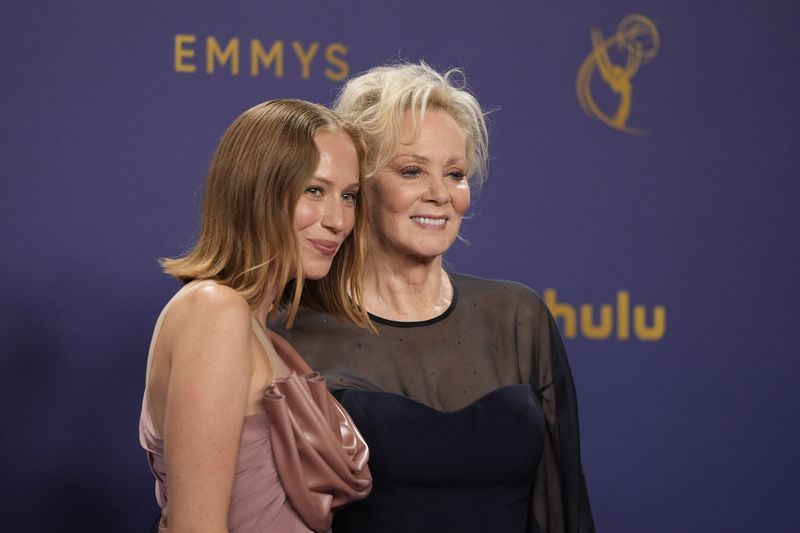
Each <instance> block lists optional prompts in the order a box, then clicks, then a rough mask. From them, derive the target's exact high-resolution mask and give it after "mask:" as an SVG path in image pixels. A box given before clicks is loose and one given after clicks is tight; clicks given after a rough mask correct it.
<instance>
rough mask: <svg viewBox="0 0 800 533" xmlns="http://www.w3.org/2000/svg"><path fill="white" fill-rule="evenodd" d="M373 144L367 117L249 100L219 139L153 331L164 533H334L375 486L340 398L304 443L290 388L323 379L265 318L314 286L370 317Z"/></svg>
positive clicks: (151, 390) (350, 312) (323, 301)
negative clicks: (170, 293) (194, 230)
mask: <svg viewBox="0 0 800 533" xmlns="http://www.w3.org/2000/svg"><path fill="white" fill-rule="evenodd" d="M364 156H365V146H364V142H363V140H362V138H361V135H360V133H359V132H358V130H357V129H355V128H354V127H353V126H351V125H350V124H349V123H348V122H345V121H344V120H342V119H341V118H339V117H338V116H337V115H336V114H334V113H333V112H331V111H330V110H328V109H326V108H324V107H322V106H319V105H315V104H311V103H308V102H304V101H299V100H273V101H268V102H265V103H263V104H260V105H257V106H255V107H253V108H251V109H249V110H247V111H245V112H244V113H243V114H242V115H240V116H239V117H238V118H237V119H236V120H235V121H234V122H233V124H231V126H230V127H229V128H228V130H227V131H226V132H225V135H224V136H223V138H222V140H221V141H220V143H219V146H218V148H217V150H216V153H215V155H214V158H213V161H212V163H211V166H210V169H209V172H208V176H207V178H206V184H205V190H204V199H203V207H202V214H201V226H200V232H199V236H198V238H197V242H196V243H195V245H194V247H193V248H192V249H191V250H190V251H189V252H188V253H187V254H186V255H184V256H183V257H179V258H177V259H164V260H162V266H163V267H164V270H165V271H166V272H167V273H168V274H171V275H172V276H174V277H175V278H177V279H178V280H180V281H182V282H183V283H185V285H184V287H183V288H182V289H181V290H179V291H178V292H177V294H176V295H175V296H174V297H173V298H172V299H171V300H170V302H169V303H168V304H167V305H166V306H165V307H164V310H163V311H162V313H161V316H160V317H159V319H158V322H157V324H156V327H155V331H154V333H153V338H152V342H151V346H150V353H149V355H148V363H147V377H146V386H145V393H144V399H143V405H142V415H141V422H140V440H141V443H142V446H143V447H144V448H145V449H146V450H147V456H148V461H149V463H150V466H151V469H152V471H153V473H154V475H155V477H156V496H157V499H158V503H159V505H160V506H161V508H162V513H161V517H160V520H159V522H160V523H159V525H158V527H159V530H160V531H161V532H166V531H169V532H171V533H174V532H181V531H207V532H212V531H213V532H217V531H219V532H223V531H231V532H251V531H252V532H260V533H263V532H276V533H296V532H308V531H326V530H327V529H328V528H329V527H330V520H331V513H332V512H333V510H335V509H336V508H338V507H340V506H341V505H344V504H345V503H347V502H349V501H352V500H355V499H359V498H363V497H364V496H366V494H367V493H368V492H369V489H370V483H371V481H370V477H369V470H368V468H367V467H366V459H367V454H366V450H365V448H364V446H363V445H362V444H363V443H361V441H360V435H358V432H357V431H356V430H355V428H354V427H353V426H352V423H351V421H350V420H349V419H348V418H347V417H346V416H344V418H343V417H342V415H341V414H340V413H338V411H337V409H338V404H337V403H336V402H335V400H333V398H332V397H330V398H329V400H330V402H328V400H327V399H326V398H324V397H320V396H319V395H317V396H316V397H315V398H314V401H316V402H318V403H319V404H320V405H322V410H323V411H324V412H323V413H322V414H320V412H319V410H318V409H317V408H316V407H315V406H314V405H312V404H313V403H314V402H313V401H308V402H306V404H303V405H302V406H301V407H302V408H303V409H305V411H303V413H305V414H303V416H306V414H308V416H311V419H309V420H311V421H312V422H313V421H314V420H316V419H313V417H314V416H316V417H317V419H319V420H322V421H323V423H322V424H321V425H322V427H321V428H320V427H315V428H312V429H313V430H314V431H316V432H318V433H317V434H318V435H321V436H322V437H320V438H318V439H317V440H318V441H325V442H323V443H322V444H320V442H316V441H315V442H307V441H303V435H302V432H303V431H304V430H306V429H307V427H308V426H303V425H302V424H304V423H307V422H308V420H305V421H304V420H300V421H299V422H298V423H300V424H301V426H300V427H299V430H300V431H299V432H296V433H297V434H294V433H292V430H293V429H294V430H298V427H293V426H292V425H291V423H292V420H291V417H290V416H288V415H287V409H286V404H287V403H289V402H292V401H295V400H296V398H289V397H285V396H284V392H285V391H286V390H289V392H286V394H289V395H299V397H300V398H301V399H303V398H306V399H308V397H309V396H308V394H307V393H308V390H309V386H308V384H309V383H310V384H311V385H310V386H311V390H312V392H313V388H314V386H315V385H319V383H320V380H319V379H317V378H315V377H314V376H313V375H311V376H310V377H308V383H306V382H303V381H302V380H299V379H298V378H297V376H296V375H295V374H292V372H291V371H293V370H294V371H297V372H304V371H306V370H309V369H308V367H307V365H305V363H304V362H303V361H302V359H301V358H300V357H299V355H298V354H297V353H296V352H294V350H293V349H292V347H291V346H290V345H289V344H288V343H287V342H286V341H284V340H283V339H281V338H279V337H278V336H277V335H275V334H274V333H272V332H271V331H269V330H267V329H266V320H267V315H268V314H269V313H270V312H272V313H273V314H274V313H276V312H277V310H278V308H279V307H280V306H281V305H282V303H283V305H284V306H285V307H286V309H287V313H288V324H289V325H291V321H292V319H293V316H294V314H295V312H296V310H297V306H298V303H299V301H300V298H301V296H302V297H304V298H305V300H306V301H307V302H308V304H309V305H311V306H312V307H314V308H316V309H319V310H321V311H325V312H327V313H331V314H333V315H336V316H339V317H342V318H344V319H346V320H349V321H350V322H351V323H353V324H354V325H355V326H358V327H365V326H366V327H369V319H368V317H367V315H366V313H365V311H364V307H363V304H362V299H363V295H362V290H361V283H360V279H361V275H362V272H363V268H364V257H365V243H364V232H365V230H366V227H365V216H366V213H365V205H364V203H363V189H362V180H363V161H364ZM329 272H330V273H329ZM298 384H299V385H298ZM286 387H289V389H286ZM291 387H294V388H291ZM322 390H323V391H324V387H323V389H322ZM298 391H299V392H298ZM325 394H327V393H325ZM327 396H328V397H329V396H330V395H329V394H327ZM326 402H327V403H326ZM298 405H299V404H295V405H294V407H298ZM289 407H292V406H291V405H290V406H289ZM315 409H316V410H315ZM342 413H343V411H342ZM326 417H327V418H326ZM337 417H338V418H337ZM298 418H302V417H301V416H300V414H298ZM306 418H308V417H306ZM287 420H288V421H289V422H287ZM328 422H331V423H330V424H328ZM326 424H327V425H326ZM337 424H339V425H340V427H338V426H337ZM339 430H341V432H340V431H339ZM293 446H303V447H304V448H303V449H302V451H300V452H299V451H298V450H297V449H294V448H293ZM308 457H313V460H314V461H316V463H314V464H312V465H311V466H309V465H308V464H306V463H308ZM334 474H335V475H334ZM319 480H324V483H322V485H321V486H320V483H318V481H319Z"/></svg>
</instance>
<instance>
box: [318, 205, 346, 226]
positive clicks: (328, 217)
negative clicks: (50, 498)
mask: <svg viewBox="0 0 800 533" xmlns="http://www.w3.org/2000/svg"><path fill="white" fill-rule="evenodd" d="M320 224H322V227H323V228H325V229H327V230H329V231H331V232H332V233H341V232H342V231H344V230H345V229H346V228H345V226H346V224H347V221H346V216H345V206H343V205H342V202H340V201H338V199H335V198H329V199H328V200H327V201H326V202H325V205H324V207H323V208H322V216H321V217H320Z"/></svg>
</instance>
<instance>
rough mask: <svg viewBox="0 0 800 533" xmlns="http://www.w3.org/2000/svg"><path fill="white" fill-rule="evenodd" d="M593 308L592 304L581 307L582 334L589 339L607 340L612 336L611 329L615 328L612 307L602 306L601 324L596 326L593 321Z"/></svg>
mask: <svg viewBox="0 0 800 533" xmlns="http://www.w3.org/2000/svg"><path fill="white" fill-rule="evenodd" d="M593 307H594V306H592V305H591V304H583V305H581V332H582V333H583V336H584V337H586V338H587V339H607V338H608V337H609V336H610V335H611V328H612V327H614V320H613V314H612V313H613V312H612V309H611V305H609V304H603V305H601V306H600V323H599V324H594V322H593V321H592V315H593V314H594V313H593V309H592V308H593Z"/></svg>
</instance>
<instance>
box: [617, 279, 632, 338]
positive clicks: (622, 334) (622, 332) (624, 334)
mask: <svg viewBox="0 0 800 533" xmlns="http://www.w3.org/2000/svg"><path fill="white" fill-rule="evenodd" d="M630 309H631V296H630V294H628V291H617V338H618V339H620V340H623V341H624V340H628V338H630V336H631V319H630V316H629V315H630Z"/></svg>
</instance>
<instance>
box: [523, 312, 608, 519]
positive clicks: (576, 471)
mask: <svg viewBox="0 0 800 533" xmlns="http://www.w3.org/2000/svg"><path fill="white" fill-rule="evenodd" d="M528 313H530V314H529V316H520V317H518V320H517V325H518V328H519V331H518V334H517V335H518V343H520V344H521V345H523V346H529V347H530V348H531V351H532V353H531V354H530V358H529V359H528V361H525V359H527V357H525V355H524V354H520V357H521V360H520V370H521V372H522V373H523V376H524V375H528V376H529V380H530V383H531V385H533V387H534V388H535V390H536V392H537V396H538V397H539V401H540V403H541V407H542V412H543V414H544V418H545V424H546V426H547V427H546V429H547V431H546V436H545V442H544V451H543V454H542V459H541V462H540V464H539V468H538V472H537V476H536V481H535V484H534V487H533V493H532V498H531V515H532V516H531V519H530V520H529V527H528V530H529V531H530V532H546V533H560V532H566V533H593V532H594V531H595V527H594V520H593V519H592V512H591V508H590V507H589V498H588V494H587V490H586V481H585V479H584V476H583V467H582V466H581V456H580V438H579V431H578V407H577V400H576V395H575V385H574V383H573V380H572V372H571V371H570V368H569V362H568V361H567V354H566V351H565V349H564V344H563V343H562V341H561V336H560V334H559V332H558V327H557V326H556V323H555V320H554V319H553V317H552V316H551V315H550V312H549V311H548V310H547V308H546V306H545V305H544V304H543V303H542V302H541V300H539V299H538V298H536V301H535V302H533V303H532V306H531V308H529V309H527V310H526V309H522V310H521V311H520V314H521V315H526V314H528ZM526 319H527V320H526ZM528 320H530V321H528ZM526 323H527V324H528V325H531V324H533V325H534V327H533V328H530V327H527V328H526V327H525V324H526ZM531 330H533V331H531ZM531 334H532V335H533V337H532V338H528V339H526V338H525V337H526V336H528V335H531Z"/></svg>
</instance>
